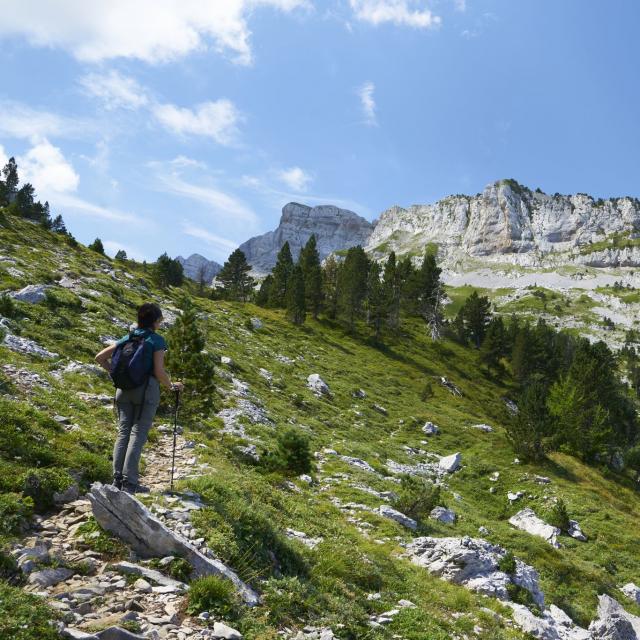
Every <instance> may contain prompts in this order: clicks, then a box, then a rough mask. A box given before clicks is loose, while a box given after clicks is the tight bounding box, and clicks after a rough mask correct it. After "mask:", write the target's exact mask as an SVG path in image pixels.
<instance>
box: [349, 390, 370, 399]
mask: <svg viewBox="0 0 640 640" xmlns="http://www.w3.org/2000/svg"><path fill="white" fill-rule="evenodd" d="M351 395H352V396H353V397H354V398H359V399H360V400H362V399H363V398H366V397H367V393H366V391H365V390H364V389H356V390H355V391H354V392H353V393H352V394H351Z"/></svg>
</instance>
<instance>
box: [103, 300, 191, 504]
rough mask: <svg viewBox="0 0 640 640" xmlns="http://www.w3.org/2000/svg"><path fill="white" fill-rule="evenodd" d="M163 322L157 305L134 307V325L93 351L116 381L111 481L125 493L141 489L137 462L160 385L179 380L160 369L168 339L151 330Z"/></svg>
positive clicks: (169, 385)
mask: <svg viewBox="0 0 640 640" xmlns="http://www.w3.org/2000/svg"><path fill="white" fill-rule="evenodd" d="M161 322H162V311H161V310H160V307H159V306H158V305H157V304H153V303H151V302H145V303H144V304H143V305H141V306H140V307H139V308H138V326H137V327H136V328H135V329H134V330H133V331H131V332H130V333H128V334H127V335H126V336H123V337H122V338H121V339H120V340H118V341H117V342H115V343H114V344H112V345H110V346H108V347H106V348H105V349H103V350H102V351H100V353H98V354H97V355H96V362H97V363H98V364H99V365H100V366H101V367H102V368H103V369H106V370H107V371H108V372H109V374H110V375H111V378H112V379H113V381H114V384H115V385H116V388H117V391H116V407H117V409H118V436H117V438H116V442H115V445H114V447H113V485H114V486H115V487H116V488H118V489H122V490H124V491H127V492H128V493H136V491H138V492H141V490H142V487H140V486H139V485H138V465H139V463H140V456H141V455H142V447H143V446H144V444H145V442H146V441H147V436H148V435H149V430H150V429H151V424H152V422H153V418H154V416H155V415H156V410H157V409H158V405H159V404H160V385H162V386H164V387H166V388H167V389H171V390H172V391H182V389H183V386H184V385H183V384H182V383H181V382H173V383H172V382H171V379H170V378H169V375H168V374H167V372H166V371H165V368H164V354H165V351H166V350H167V343H166V342H165V340H164V338H163V337H162V336H160V335H158V334H157V333H156V330H157V329H158V328H159V326H160V323H161Z"/></svg>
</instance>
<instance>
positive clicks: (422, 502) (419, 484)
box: [393, 476, 442, 521]
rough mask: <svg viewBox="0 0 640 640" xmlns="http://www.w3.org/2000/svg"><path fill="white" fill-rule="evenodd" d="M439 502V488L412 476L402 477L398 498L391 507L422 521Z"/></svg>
mask: <svg viewBox="0 0 640 640" xmlns="http://www.w3.org/2000/svg"><path fill="white" fill-rule="evenodd" d="M441 504H442V503H441V501H440V487H438V486H437V485H435V484H433V483H432V482H429V481H428V480H425V479H424V478H417V477H414V476H403V478H402V480H401V484H400V491H399V492H398V498H397V499H396V500H394V504H393V506H394V507H395V508H396V509H398V511H401V512H402V513H404V514H405V515H407V516H409V517H410V518H413V519H414V520H418V521H421V520H424V519H425V518H427V517H428V516H429V514H430V513H431V510H432V509H433V508H434V507H437V506H438V505H441Z"/></svg>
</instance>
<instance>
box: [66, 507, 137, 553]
mask: <svg viewBox="0 0 640 640" xmlns="http://www.w3.org/2000/svg"><path fill="white" fill-rule="evenodd" d="M77 535H78V536H79V537H81V538H83V539H84V542H85V543H86V544H87V545H88V546H89V547H90V548H91V549H93V550H94V551H97V552H98V553H102V554H104V555H105V556H107V557H109V558H124V557H127V555H128V554H129V549H128V548H127V546H126V545H125V544H124V543H122V542H121V541H120V540H118V538H115V537H113V536H112V535H110V534H109V533H107V532H106V531H104V529H102V527H100V525H99V524H98V523H97V522H96V520H95V518H94V517H93V516H91V517H90V518H89V519H88V520H87V521H86V522H85V523H84V524H82V525H81V526H80V527H79V528H78V532H77Z"/></svg>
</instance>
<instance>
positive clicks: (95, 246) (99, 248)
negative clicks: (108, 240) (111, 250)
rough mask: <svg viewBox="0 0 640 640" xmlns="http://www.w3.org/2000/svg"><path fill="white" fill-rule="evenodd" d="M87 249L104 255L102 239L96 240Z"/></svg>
mask: <svg viewBox="0 0 640 640" xmlns="http://www.w3.org/2000/svg"><path fill="white" fill-rule="evenodd" d="M87 248H88V249H91V251H95V252H96V253H99V254H101V255H104V246H103V244H102V240H100V238H96V239H95V240H94V241H93V242H92V243H91V244H90V245H88V247H87Z"/></svg>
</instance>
